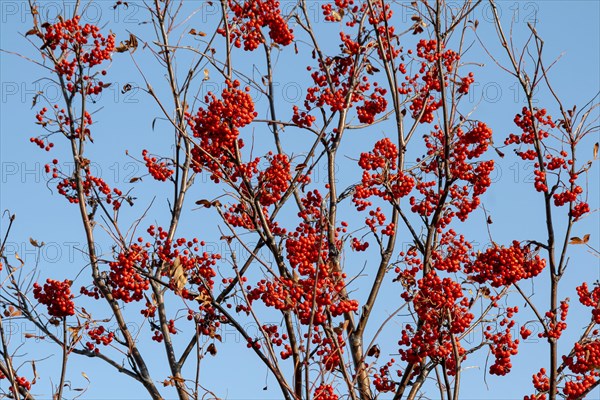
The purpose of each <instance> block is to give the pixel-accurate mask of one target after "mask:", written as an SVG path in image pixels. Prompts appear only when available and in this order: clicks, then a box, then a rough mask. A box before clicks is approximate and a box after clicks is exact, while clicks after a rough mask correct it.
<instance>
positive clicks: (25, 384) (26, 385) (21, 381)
mask: <svg viewBox="0 0 600 400" xmlns="http://www.w3.org/2000/svg"><path fill="white" fill-rule="evenodd" d="M4 378H5V376H4V374H2V373H1V372H0V379H4ZM15 383H16V384H17V386H19V387H22V388H23V389H25V390H31V382H29V381H28V380H27V379H26V378H25V377H24V376H17V377H15ZM8 391H9V392H10V393H14V387H13V386H10V387H9V388H8Z"/></svg>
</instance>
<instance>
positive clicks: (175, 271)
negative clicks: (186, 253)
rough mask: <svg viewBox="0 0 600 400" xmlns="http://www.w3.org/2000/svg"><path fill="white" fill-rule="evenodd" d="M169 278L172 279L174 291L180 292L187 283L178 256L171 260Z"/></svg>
mask: <svg viewBox="0 0 600 400" xmlns="http://www.w3.org/2000/svg"><path fill="white" fill-rule="evenodd" d="M171 278H172V280H173V284H174V287H175V291H176V292H177V293H180V292H181V289H183V288H184V287H185V285H187V283H188V280H187V277H186V276H185V271H184V269H183V265H182V264H181V261H180V259H179V257H177V258H176V259H175V261H174V262H173V268H172V269H171Z"/></svg>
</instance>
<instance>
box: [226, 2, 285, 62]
mask: <svg viewBox="0 0 600 400" xmlns="http://www.w3.org/2000/svg"><path fill="white" fill-rule="evenodd" d="M279 6H280V4H279V1H278V0H243V1H236V0H229V8H230V10H231V12H232V13H233V16H232V18H231V20H230V21H228V24H229V40H230V42H231V43H233V44H234V46H235V47H238V48H239V47H241V46H242V42H243V44H244V50H247V51H252V50H256V48H258V46H260V45H261V44H263V43H265V37H264V35H263V33H262V28H264V27H268V28H269V37H270V38H271V40H272V41H273V43H277V44H279V45H282V46H287V45H289V44H290V43H292V41H293V40H294V34H293V31H292V29H290V27H289V26H288V23H287V21H286V20H285V18H284V17H283V16H282V15H281V10H280V7H279ZM217 32H218V33H220V34H221V35H226V30H225V29H223V28H219V29H218V30H217Z"/></svg>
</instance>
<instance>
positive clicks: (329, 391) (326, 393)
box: [313, 383, 339, 400]
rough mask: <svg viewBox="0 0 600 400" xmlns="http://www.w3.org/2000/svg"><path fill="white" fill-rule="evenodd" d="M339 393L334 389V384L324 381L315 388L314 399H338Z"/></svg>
mask: <svg viewBox="0 0 600 400" xmlns="http://www.w3.org/2000/svg"><path fill="white" fill-rule="evenodd" d="M338 398H339V397H338V395H337V394H335V392H334V391H333V386H331V385H327V384H325V383H322V384H321V385H319V386H318V387H317V388H316V389H315V395H314V397H313V399H314V400H338Z"/></svg>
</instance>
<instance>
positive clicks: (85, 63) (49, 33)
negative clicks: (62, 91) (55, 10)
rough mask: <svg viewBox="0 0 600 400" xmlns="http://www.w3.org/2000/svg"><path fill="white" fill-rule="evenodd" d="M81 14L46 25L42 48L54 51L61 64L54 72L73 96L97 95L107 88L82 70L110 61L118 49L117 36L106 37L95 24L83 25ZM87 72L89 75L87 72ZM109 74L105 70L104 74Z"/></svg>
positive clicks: (57, 65)
mask: <svg viewBox="0 0 600 400" xmlns="http://www.w3.org/2000/svg"><path fill="white" fill-rule="evenodd" d="M80 20H81V17H80V16H79V15H77V16H75V17H74V18H72V19H68V20H61V21H59V22H57V23H55V24H48V23H46V24H44V25H42V27H44V28H45V32H44V33H43V34H40V35H39V36H40V37H42V38H43V40H44V46H43V48H48V49H49V51H52V52H55V51H56V50H57V49H58V50H60V53H59V54H55V58H56V59H57V60H58V62H57V63H56V65H55V71H56V73H57V74H59V75H60V76H61V77H62V78H64V79H65V80H67V81H68V83H67V90H69V91H70V92H71V93H74V92H81V93H82V94H83V95H90V94H98V93H100V92H101V91H102V89H103V88H104V87H105V84H104V82H102V81H98V80H97V79H96V78H95V75H87V74H85V75H84V74H80V72H79V71H80V70H86V69H87V70H89V69H91V68H92V67H95V66H97V65H100V64H102V63H103V62H104V61H107V60H110V59H111V57H112V53H113V51H114V50H115V36H114V35H113V34H111V35H109V36H108V37H104V36H103V35H102V34H101V33H100V28H98V27H97V26H95V25H91V24H85V25H83V26H82V25H80ZM86 73H89V72H87V71H86ZM105 74H106V71H102V75H105Z"/></svg>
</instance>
